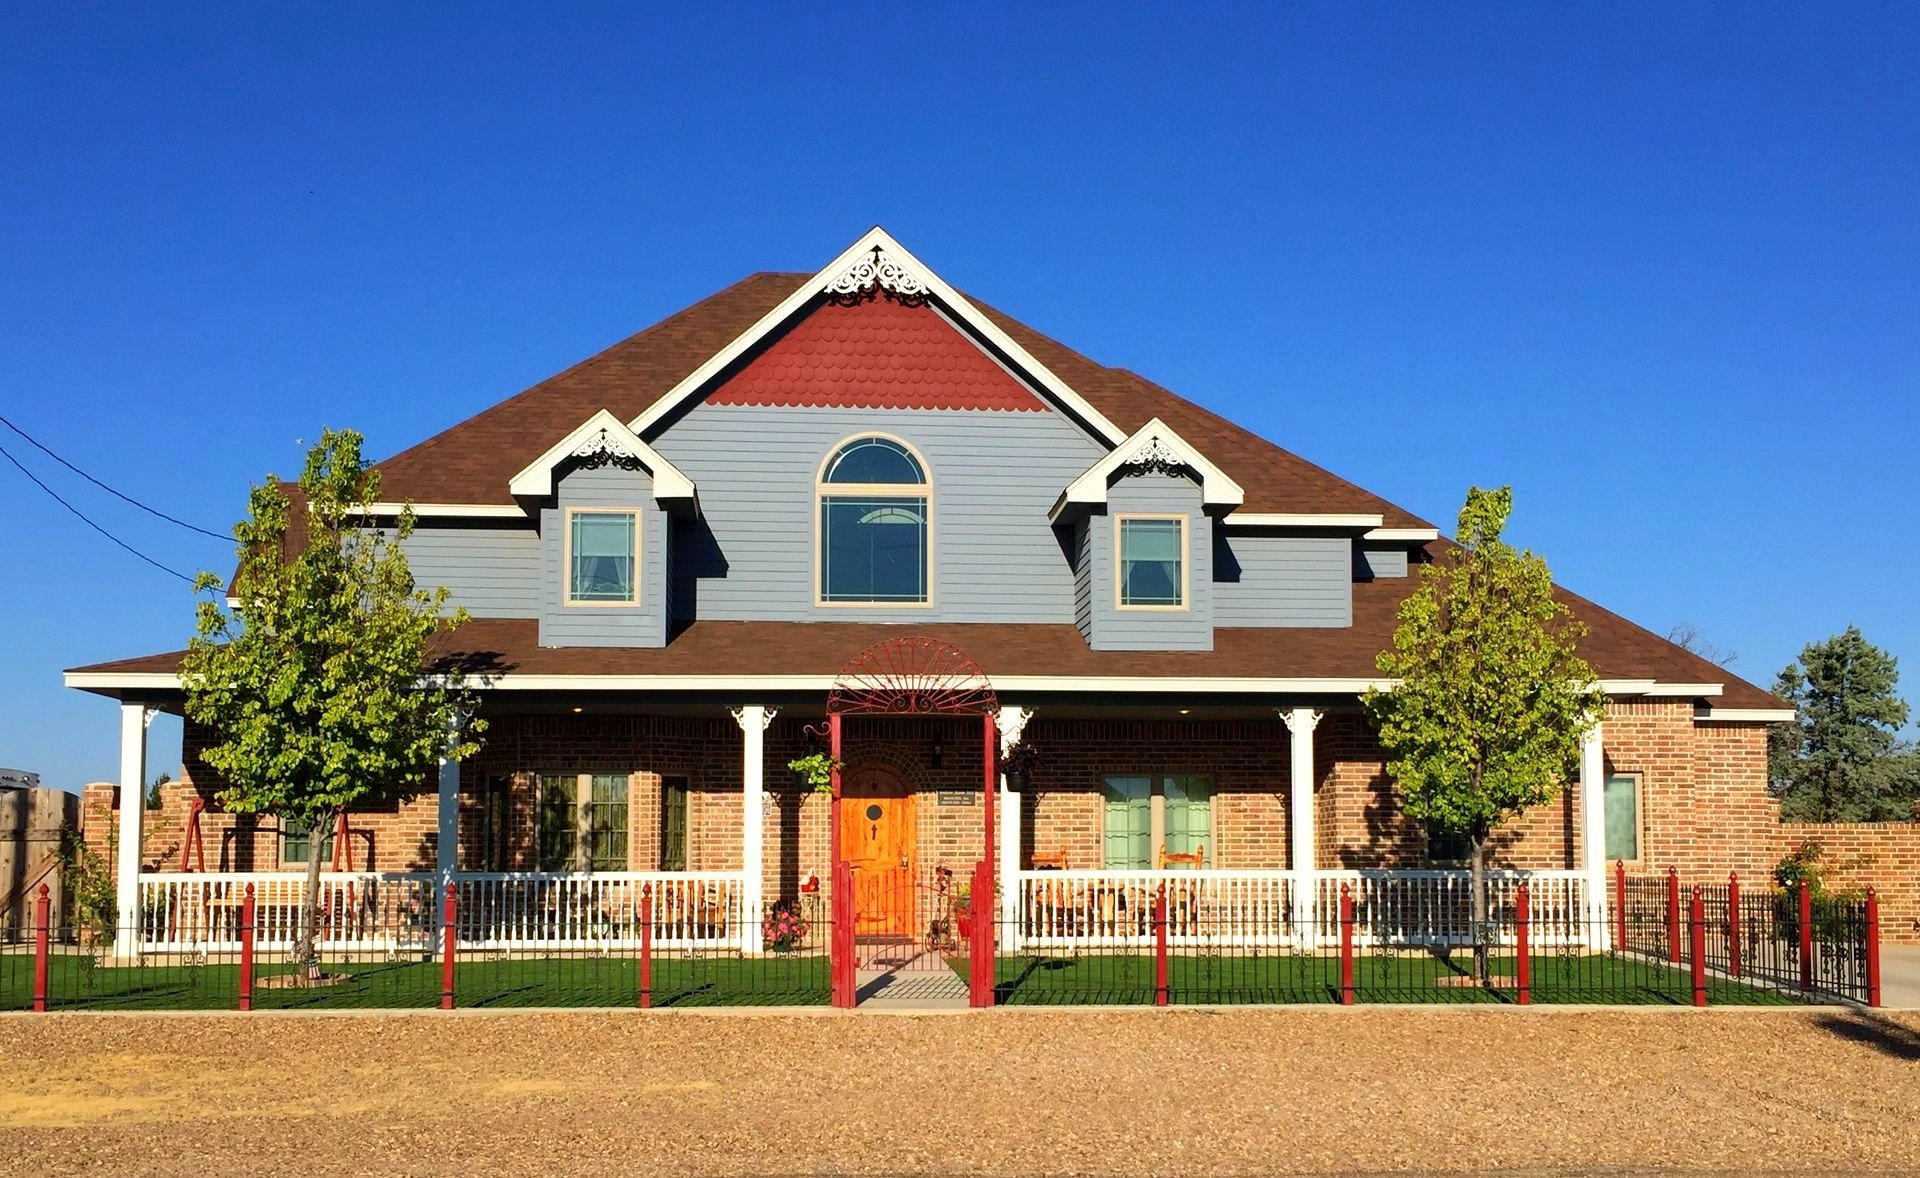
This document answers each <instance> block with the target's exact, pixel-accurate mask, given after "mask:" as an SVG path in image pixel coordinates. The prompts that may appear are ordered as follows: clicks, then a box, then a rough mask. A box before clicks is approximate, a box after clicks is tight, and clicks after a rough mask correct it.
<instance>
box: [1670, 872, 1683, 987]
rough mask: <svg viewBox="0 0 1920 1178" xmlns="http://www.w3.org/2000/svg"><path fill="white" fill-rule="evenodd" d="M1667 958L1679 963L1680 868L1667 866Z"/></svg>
mask: <svg viewBox="0 0 1920 1178" xmlns="http://www.w3.org/2000/svg"><path fill="white" fill-rule="evenodd" d="M1667 960H1668V961H1670V962H1672V963H1673V964H1675V965H1679V964H1680V870H1679V868H1676V867H1669V868H1667Z"/></svg>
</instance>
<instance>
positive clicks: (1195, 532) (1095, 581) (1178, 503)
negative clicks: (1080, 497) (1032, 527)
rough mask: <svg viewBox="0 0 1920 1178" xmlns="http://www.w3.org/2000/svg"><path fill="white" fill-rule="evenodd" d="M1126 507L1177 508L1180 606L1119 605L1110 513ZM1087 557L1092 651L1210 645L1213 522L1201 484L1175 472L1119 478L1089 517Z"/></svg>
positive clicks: (1127, 509)
mask: <svg viewBox="0 0 1920 1178" xmlns="http://www.w3.org/2000/svg"><path fill="white" fill-rule="evenodd" d="M1131 512H1155V513H1173V512H1178V513H1180V514H1182V515H1184V516H1186V520H1187V529H1186V530H1187V561H1188V565H1189V569H1188V574H1187V588H1188V597H1189V601H1188V603H1187V608H1186V609H1184V610H1130V609H1121V608H1120V607H1119V605H1118V597H1117V594H1116V592H1115V586H1116V584H1117V577H1116V556H1115V552H1114V518H1115V516H1117V515H1120V514H1125V513H1131ZM1087 522H1088V525H1089V526H1088V532H1089V548H1090V550H1091V555H1092V558H1093V559H1092V560H1091V561H1089V562H1088V565H1089V570H1090V572H1091V577H1090V581H1091V585H1090V589H1091V596H1092V601H1093V640H1092V645H1093V648H1094V649H1095V650H1212V649H1213V521H1212V520H1211V519H1210V518H1208V516H1207V514H1206V512H1205V511H1204V510H1203V509H1202V507H1201V503H1200V488H1199V486H1198V485H1197V484H1195V483H1194V482H1193V480H1191V479H1188V478H1184V477H1181V476H1177V475H1167V474H1139V475H1133V476H1131V477H1122V478H1120V479H1119V480H1118V481H1116V482H1115V483H1114V484H1113V485H1112V487H1110V488H1109V490H1108V492H1107V510H1106V512H1104V513H1095V514H1094V515H1093V516H1091V517H1090V518H1089V519H1088V521H1087Z"/></svg>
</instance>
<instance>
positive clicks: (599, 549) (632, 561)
mask: <svg viewBox="0 0 1920 1178" xmlns="http://www.w3.org/2000/svg"><path fill="white" fill-rule="evenodd" d="M566 565H567V604H568V605H634V604H637V603H638V601H639V581H638V574H639V566H640V513H639V512H638V511H630V510H618V511H607V510H601V509H598V508H593V509H589V508H584V507H573V508H568V509H567V559H566Z"/></svg>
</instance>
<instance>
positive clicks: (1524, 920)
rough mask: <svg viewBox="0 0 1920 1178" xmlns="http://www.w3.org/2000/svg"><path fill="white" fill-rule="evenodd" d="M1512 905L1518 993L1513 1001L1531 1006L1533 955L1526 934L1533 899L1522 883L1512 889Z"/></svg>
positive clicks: (1529, 927)
mask: <svg viewBox="0 0 1920 1178" xmlns="http://www.w3.org/2000/svg"><path fill="white" fill-rule="evenodd" d="M1513 903H1514V915H1513V923H1514V927H1515V931H1516V936H1515V940H1516V941H1517V942H1518V944H1517V946H1516V950H1517V952H1516V955H1515V965H1514V973H1515V974H1516V975H1517V976H1516V977H1515V979H1514V982H1515V986H1516V988H1517V989H1518V991H1519V992H1518V993H1517V994H1516V995H1515V996H1514V1001H1515V1003H1517V1004H1518V1005H1520V1006H1531V1005H1533V955H1532V953H1531V952H1529V947H1528V945H1527V940H1528V937H1527V934H1528V933H1529V932H1531V931H1532V927H1533V899H1532V896H1531V895H1530V894H1529V890H1528V888H1527V885H1526V883H1525V882H1524V881H1522V883H1521V884H1520V886H1519V887H1518V888H1515V889H1514V897H1513Z"/></svg>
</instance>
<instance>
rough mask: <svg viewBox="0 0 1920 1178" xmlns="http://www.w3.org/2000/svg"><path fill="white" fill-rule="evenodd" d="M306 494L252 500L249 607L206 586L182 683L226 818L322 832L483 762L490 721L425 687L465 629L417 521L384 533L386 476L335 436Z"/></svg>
mask: <svg viewBox="0 0 1920 1178" xmlns="http://www.w3.org/2000/svg"><path fill="white" fill-rule="evenodd" d="M299 489H300V495H299V499H298V501H296V500H294V499H293V498H291V497H290V496H289V495H288V494H287V492H286V491H285V490H284V489H283V488H282V486H281V484H280V482H279V480H277V479H276V478H274V477H272V476H268V478H267V481H266V482H265V483H264V484H262V485H261V486H258V487H255V488H253V492H252V494H251V496H250V497H249V500H248V508H247V518H246V519H244V520H242V521H241V522H240V523H238V524H236V525H235V526H234V537H235V539H236V540H237V541H238V549H239V557H240V570H239V572H238V573H237V574H235V578H234V584H233V586H232V587H231V593H232V595H233V596H234V598H235V600H236V601H237V602H238V604H237V607H236V608H235V609H234V610H233V611H232V612H228V611H226V610H223V609H222V608H221V606H220V602H219V600H218V598H219V596H220V594H219V592H218V591H219V590H220V588H221V585H220V582H219V579H218V578H216V577H214V576H212V575H211V574H208V573H202V574H201V575H200V578H199V581H198V585H197V588H199V589H200V590H202V591H205V592H206V593H207V599H206V600H203V601H201V602H200V604H199V608H198V619H197V620H198V624H197V633H196V635H195V637H194V638H193V640H192V642H191V644H190V645H189V646H188V649H187V656H186V660H185V662H184V663H183V665H182V668H181V680H182V682H183V683H184V685H185V687H186V693H187V700H186V713H187V716H188V717H189V718H190V719H192V720H195V721H197V722H199V723H202V724H205V725H207V727H208V728H209V729H210V730H211V737H212V739H211V741H210V742H209V743H208V744H207V746H206V747H205V749H204V750H203V751H202V753H201V756H202V758H203V759H204V760H205V761H206V763H207V764H208V765H209V766H211V767H212V768H214V769H215V770H217V771H218V772H219V774H220V777H221V779H222V781H223V783H224V784H223V788H222V789H221V790H220V792H219V795H218V797H219V802H220V804H221V805H222V806H223V807H225V808H226V809H228V810H230V811H233V812H236V813H243V814H246V813H263V814H271V815H274V816H275V817H277V818H279V819H280V820H281V821H282V822H283V823H287V824H290V825H304V826H305V827H306V828H307V829H309V830H319V831H324V830H331V829H333V825H334V821H335V818H336V816H337V815H339V814H340V813H341V812H342V811H343V810H345V809H348V808H351V807H354V806H363V805H370V804H376V803H380V802H386V801H393V800H398V799H404V798H408V797H412V796H414V795H417V794H419V793H421V792H424V791H425V790H426V789H427V788H428V786H429V784H430V783H431V782H433V781H434V780H435V777H436V771H437V767H438V762H439V759H440V758H441V757H442V756H452V757H455V758H460V757H465V756H467V755H469V754H471V753H473V752H474V751H475V750H476V749H478V747H479V745H478V743H477V737H478V736H479V734H480V733H481V732H482V731H483V730H484V722H483V721H480V720H478V719H476V718H474V717H473V711H474V706H473V698H472V697H471V695H470V694H468V693H467V692H466V691H465V690H464V689H463V688H460V687H457V686H451V685H448V684H445V683H442V682H437V681H430V680H427V679H425V678H423V671H424V669H425V666H426V662H427V656H428V652H429V646H430V644H431V642H432V641H433V639H434V638H435V636H436V635H437V634H441V633H444V632H446V631H450V630H452V629H454V628H457V627H458V626H460V625H461V624H463V623H464V622H465V621H466V620H467V615H466V612H465V611H464V610H455V611H453V612H452V614H451V615H448V616H442V611H443V609H444V608H445V606H446V603H447V591H446V590H445V589H444V588H441V589H434V590H431V591H429V590H424V589H419V588H417V587H416V586H415V585H414V582H413V575H412V573H411V572H409V571H408V568H407V558H406V554H405V552H404V551H402V548H401V545H400V541H402V540H404V539H405V538H406V537H407V535H408V534H409V533H410V532H411V531H412V530H413V513H412V510H411V508H408V509H407V510H405V511H403V512H402V513H401V515H400V517H399V518H398V520H397V521H396V522H395V524H394V527H393V529H392V530H391V531H386V530H384V529H382V528H380V527H378V526H377V523H376V521H375V520H374V518H373V515H372V512H371V510H370V508H371V506H372V504H373V503H374V502H375V501H377V499H378V498H379V492H380V475H379V472H378V471H375V470H371V469H369V468H368V467H367V465H366V463H365V462H364V461H363V460H362V458H361V454H360V435H359V434H356V433H354V432H352V431H351V430H342V431H333V430H328V431H326V432H325V433H324V434H323V435H322V436H321V438H320V441H319V443H318V444H317V445H315V446H314V447H313V449H312V451H311V452H310V453H309V454H308V455H307V463H306V469H305V471H304V472H303V473H302V474H301V476H300V482H299ZM296 513H298V515H297V517H296ZM319 882H320V856H319V855H312V856H309V857H308V862H307V888H306V902H305V904H304V905H303V912H302V916H301V921H300V936H299V942H298V946H297V949H296V960H298V961H301V962H303V963H306V964H308V965H309V967H310V969H309V972H311V966H312V963H313V962H314V961H315V955H314V944H315V935H316V932H317V928H318V918H319V901H320V888H319Z"/></svg>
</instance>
